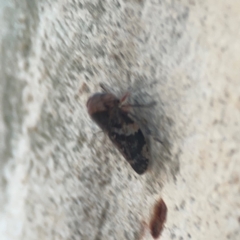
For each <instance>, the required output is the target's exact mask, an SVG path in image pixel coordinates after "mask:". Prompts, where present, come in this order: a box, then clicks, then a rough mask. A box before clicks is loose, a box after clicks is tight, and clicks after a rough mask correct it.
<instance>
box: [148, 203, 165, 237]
mask: <svg viewBox="0 0 240 240" xmlns="http://www.w3.org/2000/svg"><path fill="white" fill-rule="evenodd" d="M166 218H167V206H166V204H165V202H164V201H163V199H160V200H159V201H158V202H157V203H156V204H155V206H154V210H153V215H152V218H151V220H150V224H149V228H150V232H151V235H152V237H153V238H154V239H157V238H159V236H160V235H161V232H162V230H163V227H164V223H165V221H166Z"/></svg>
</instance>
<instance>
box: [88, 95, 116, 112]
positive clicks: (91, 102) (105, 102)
mask: <svg viewBox="0 0 240 240" xmlns="http://www.w3.org/2000/svg"><path fill="white" fill-rule="evenodd" d="M118 105H119V99H118V98H117V97H116V96H114V95H113V94H111V93H95V94H94V95H93V96H91V97H90V98H89V99H88V101H87V109H88V113H89V115H92V114H94V113H96V112H102V111H107V110H109V109H111V108H113V107H117V106H118Z"/></svg>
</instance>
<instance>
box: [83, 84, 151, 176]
mask: <svg viewBox="0 0 240 240" xmlns="http://www.w3.org/2000/svg"><path fill="white" fill-rule="evenodd" d="M102 88H103V90H104V91H105V92H103V93H95V94H94V95H92V96H91V97H90V98H89V99H88V101H87V110H88V113H89V115H90V116H91V118H92V120H93V121H94V122H95V123H96V124H97V125H98V126H99V127H100V128H101V129H102V130H103V131H104V132H105V133H106V134H107V135H108V137H109V138H110V140H111V141H112V143H113V144H114V145H115V146H116V148H117V149H118V150H119V152H120V153H121V154H122V155H123V156H124V157H125V159H126V160H127V161H128V163H129V164H130V165H131V166H132V168H133V169H134V171H135V172H136V173H138V174H143V173H144V172H145V171H146V170H147V168H148V164H149V161H150V153H149V147H148V144H147V141H146V138H145V136H144V134H143V131H142V130H141V128H140V126H139V124H138V123H137V122H136V121H135V120H134V119H133V117H132V116H130V110H131V108H132V107H141V105H131V104H127V103H126V101H127V98H128V97H129V95H130V93H129V92H127V93H126V94H124V95H123V96H122V97H121V98H120V99H119V98H117V97H116V96H115V95H114V94H112V93H110V92H107V91H106V89H105V88H104V87H103V86H102Z"/></svg>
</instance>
